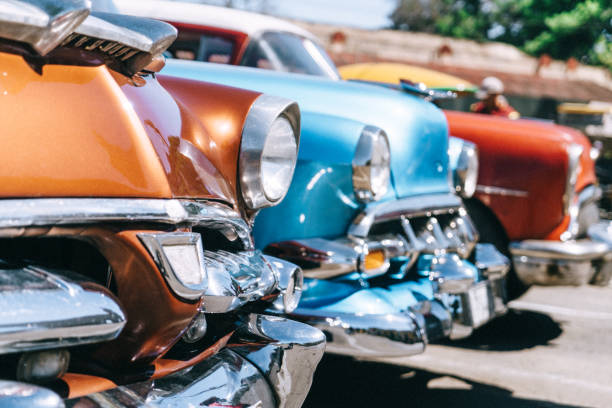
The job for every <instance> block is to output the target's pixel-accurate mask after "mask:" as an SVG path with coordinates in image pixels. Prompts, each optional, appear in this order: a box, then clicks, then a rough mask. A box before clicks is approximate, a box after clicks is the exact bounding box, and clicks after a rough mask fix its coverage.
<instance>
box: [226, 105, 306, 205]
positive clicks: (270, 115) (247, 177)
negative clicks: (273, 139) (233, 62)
mask: <svg viewBox="0 0 612 408" xmlns="http://www.w3.org/2000/svg"><path fill="white" fill-rule="evenodd" d="M279 117H284V118H285V119H287V120H288V121H289V122H290V123H291V125H292V127H293V134H294V136H295V142H296V143H295V144H296V147H298V146H299V142H300V110H299V107H298V105H297V103H295V102H293V101H291V100H289V99H285V98H280V97H277V96H272V95H267V94H261V95H259V97H257V99H256V100H255V102H253V105H252V106H251V109H250V110H249V113H248V115H247V118H246V120H245V122H244V127H243V129H242V140H241V142H240V157H239V160H238V161H239V163H238V173H239V175H238V181H239V183H240V189H241V190H242V197H243V200H244V202H245V204H246V205H247V207H249V208H250V209H253V210H256V209H260V208H264V207H269V206H272V205H275V204H277V203H279V202H280V201H282V199H283V198H284V196H285V195H286V194H287V192H286V191H285V194H283V195H282V196H281V197H280V198H279V199H278V200H274V201H271V200H270V199H269V198H268V197H267V196H266V192H265V191H264V186H263V180H262V175H261V163H262V155H263V150H264V147H265V144H266V140H267V138H268V134H269V131H270V128H271V126H272V124H273V123H274V121H275V120H276V119H277V118H279ZM295 164H297V153H296V163H295ZM295 164H294V169H293V170H295ZM292 174H293V171H292ZM288 188H289V186H287V191H288Z"/></svg>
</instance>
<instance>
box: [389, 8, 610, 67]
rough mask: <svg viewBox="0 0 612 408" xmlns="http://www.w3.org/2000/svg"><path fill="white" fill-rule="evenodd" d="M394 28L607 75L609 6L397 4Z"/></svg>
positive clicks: (392, 17)
mask: <svg viewBox="0 0 612 408" xmlns="http://www.w3.org/2000/svg"><path fill="white" fill-rule="evenodd" d="M391 20H392V22H393V27H394V28H396V29H404V30H411V31H425V32H431V33H436V34H441V35H446V36H451V37H457V38H468V39H473V40H477V41H485V40H496V41H502V42H506V43H510V44H513V45H515V46H517V47H519V48H521V49H523V50H524V51H525V52H527V53H529V54H531V55H535V56H538V55H542V54H549V55H550V56H552V57H553V58H559V59H567V58H570V57H574V58H576V59H578V60H580V61H582V62H585V63H591V64H601V65H607V66H608V67H610V68H611V69H612V45H611V40H612V1H611V0H431V1H428V0H399V1H398V5H397V8H396V9H395V11H394V12H393V13H392V14H391Z"/></svg>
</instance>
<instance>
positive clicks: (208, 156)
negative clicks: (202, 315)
mask: <svg viewBox="0 0 612 408" xmlns="http://www.w3.org/2000/svg"><path fill="white" fill-rule="evenodd" d="M0 66H1V67H2V68H0V109H1V110H2V112H3V113H4V114H3V124H2V126H3V131H4V134H5V138H4V141H5V144H4V149H3V150H2V152H0V158H1V159H2V161H3V166H2V169H0V180H2V182H3V188H2V191H1V192H0V194H1V195H2V197H3V198H12V197H122V198H127V197H139V198H178V197H189V198H201V199H209V200H214V201H217V202H223V203H226V204H227V205H230V206H234V208H237V207H238V202H239V200H238V198H237V197H238V196H237V191H236V177H237V176H236V173H237V163H238V159H237V157H238V151H239V146H240V140H241V136H242V126H243V123H244V120H245V117H246V114H247V113H248V111H249V109H250V107H251V105H252V103H253V101H254V100H255V99H256V98H257V97H258V96H259V95H260V94H259V93H257V92H252V91H245V90H239V89H234V88H228V87H225V86H219V85H214V84H200V83H197V82H196V81H189V80H173V79H170V80H168V81H167V84H166V85H167V87H168V89H170V90H171V91H170V92H172V93H175V94H176V96H175V97H173V95H171V93H170V92H168V91H167V90H165V89H164V88H163V87H162V86H161V85H160V84H159V83H158V82H157V80H156V79H155V78H152V77H149V78H148V79H147V81H146V84H145V85H144V86H140V87H136V86H134V85H133V84H132V83H131V82H130V81H129V80H127V79H126V78H125V77H123V76H121V75H119V74H116V73H114V72H112V71H109V70H108V69H107V68H106V67H105V66H67V65H52V64H48V65H45V66H44V67H43V68H42V73H40V74H39V73H37V72H36V71H34V70H33V69H32V67H30V66H29V65H28V63H27V62H25V60H24V59H23V58H22V57H21V56H18V55H13V54H8V53H0ZM185 89H190V90H191V91H193V92H195V95H198V96H199V97H198V98H197V100H196V99H193V98H191V97H190V96H189V95H184V90H185ZM49 101H53V103H52V104H50V103H49ZM152 101H154V103H152ZM188 104H190V105H193V106H192V107H193V110H189V109H188V108H187V107H186V106H187V105H188ZM221 106H222V108H221ZM24 107H27V109H25V108H24ZM190 108H191V106H190ZM203 123H206V124H207V125H211V126H212V127H213V129H212V130H209V129H207V128H205V127H204V125H203ZM41 136H43V137H41ZM24 163H27V166H24ZM166 228H167V227H166ZM139 232H143V231H142V230H141V229H134V230H125V229H121V228H118V229H113V228H102V227H93V226H92V227H88V228H84V227H80V228H77V229H75V228H69V227H66V228H59V227H56V228H52V229H49V228H41V229H37V230H35V231H30V232H29V236H40V237H72V238H73V237H75V236H76V237H79V239H82V240H85V241H87V242H89V243H91V244H92V245H93V246H94V247H95V248H97V250H98V251H100V253H101V254H102V255H103V256H104V257H105V258H106V259H108V260H109V263H110V267H111V268H112V271H113V280H114V281H115V283H116V286H117V293H115V295H116V296H117V297H118V299H119V301H120V302H121V304H122V305H123V307H124V308H125V310H126V314H127V317H128V319H127V320H128V323H127V325H126V326H125V328H124V330H123V331H122V333H121V335H120V336H119V337H118V338H117V339H116V340H113V341H112V342H111V343H108V344H106V345H105V347H103V348H102V347H101V348H96V347H92V348H91V349H90V351H89V353H91V357H92V365H94V366H96V367H97V368H96V370H97V371H101V372H108V373H109V374H108V375H105V376H104V377H105V378H102V377H100V379H95V377H92V378H89V377H87V376H85V377H87V378H89V380H88V379H87V378H85V379H83V378H84V377H83V376H82V375H81V376H80V375H79V374H76V373H74V372H73V373H69V374H67V377H66V378H67V380H66V383H70V382H74V383H75V384H77V385H75V387H77V389H78V390H80V391H74V392H71V391H69V392H68V394H70V395H73V396H74V395H78V394H80V393H90V392H93V391H96V390H100V389H105V388H109V387H112V385H113V381H111V380H110V379H112V380H116V381H119V382H120V381H129V380H130V378H126V377H122V375H124V374H125V373H122V374H120V370H121V369H123V368H125V367H126V366H131V367H139V368H138V370H136V372H131V373H130V375H133V376H136V378H141V377H142V376H143V375H144V376H145V377H148V376H150V375H151V373H150V368H147V367H148V365H149V364H152V363H154V362H156V360H158V359H159V357H160V356H162V355H163V354H164V353H165V352H166V351H168V349H169V348H170V347H171V346H172V345H173V344H175V343H176V342H177V341H178V340H179V339H180V337H181V335H182V334H183V332H184V331H185V329H186V327H187V326H188V324H189V323H190V322H191V320H192V319H193V317H194V316H195V314H196V313H197V310H198V307H199V303H198V302H186V301H184V300H181V299H179V298H177V297H176V296H175V295H174V294H173V292H172V291H171V290H170V289H169V287H168V285H167V283H166V281H165V279H164V278H163V277H162V276H161V274H160V271H159V269H158V267H157V266H156V264H155V263H154V262H153V260H152V258H151V256H150V254H149V252H148V251H147V250H146V249H145V248H144V247H143V245H142V243H141V242H140V240H139V239H138V237H137V234H138V233H139ZM148 232H151V231H148ZM153 232H159V230H153ZM226 341H227V339H226ZM211 350H212V351H214V348H213V349H211ZM172 367H173V366H172V365H168V364H166V368H165V370H166V371H165V372H166V373H167V372H168V370H170V371H172V370H174V369H173V368H172ZM181 368H184V366H183V365H180V364H179V365H176V367H175V369H176V370H179V369H181ZM146 373H148V374H146ZM139 376H141V377H139ZM131 380H133V378H131Z"/></svg>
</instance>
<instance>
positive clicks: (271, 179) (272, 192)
mask: <svg viewBox="0 0 612 408" xmlns="http://www.w3.org/2000/svg"><path fill="white" fill-rule="evenodd" d="M297 149H298V146H297V139H296V137H295V134H294V131H293V127H292V126H291V123H290V122H289V120H287V119H286V118H285V117H284V116H281V117H279V118H278V119H276V120H275V121H274V123H272V126H271V127H270V133H269V134H268V138H267V140H266V143H265V145H264V149H263V154H262V159H261V178H262V185H263V190H264V194H265V195H266V197H267V198H268V200H270V201H271V202H276V201H278V200H280V199H281V198H283V196H284V195H285V193H286V192H287V190H288V189H289V185H291V179H292V178H293V170H294V169H295V163H296V162H297Z"/></svg>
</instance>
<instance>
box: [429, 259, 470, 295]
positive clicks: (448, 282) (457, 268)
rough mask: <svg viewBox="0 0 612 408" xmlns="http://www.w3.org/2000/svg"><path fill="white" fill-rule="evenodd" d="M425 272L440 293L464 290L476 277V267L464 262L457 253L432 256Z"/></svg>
mask: <svg viewBox="0 0 612 408" xmlns="http://www.w3.org/2000/svg"><path fill="white" fill-rule="evenodd" d="M426 272H427V276H429V279H430V280H432V281H434V282H436V283H437V284H438V288H439V290H440V293H450V294H459V293H463V292H466V291H468V290H469V289H470V288H471V287H472V286H473V285H474V283H475V282H476V281H477V279H478V276H477V275H476V269H474V268H473V267H472V266H471V264H466V263H465V262H464V261H463V260H462V259H461V258H460V257H459V256H458V255H457V254H441V255H436V256H433V257H432V258H431V260H430V263H429V265H428V268H427V270H426Z"/></svg>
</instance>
